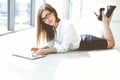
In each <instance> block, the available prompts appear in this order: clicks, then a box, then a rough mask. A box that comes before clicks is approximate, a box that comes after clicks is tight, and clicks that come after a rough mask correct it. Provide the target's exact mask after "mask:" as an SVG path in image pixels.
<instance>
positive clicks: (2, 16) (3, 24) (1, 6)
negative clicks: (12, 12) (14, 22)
mask: <svg viewBox="0 0 120 80" xmlns="http://www.w3.org/2000/svg"><path fill="white" fill-rule="evenodd" d="M7 15H8V14H7V0H0V34H1V33H5V32H6V31H7Z"/></svg>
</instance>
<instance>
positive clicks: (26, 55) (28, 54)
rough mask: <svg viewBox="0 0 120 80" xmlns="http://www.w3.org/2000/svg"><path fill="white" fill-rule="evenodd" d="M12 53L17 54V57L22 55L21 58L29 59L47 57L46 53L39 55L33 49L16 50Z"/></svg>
mask: <svg viewBox="0 0 120 80" xmlns="http://www.w3.org/2000/svg"><path fill="white" fill-rule="evenodd" d="M12 55H13V56H16V57H20V58H25V59H29V60H35V59H39V58H43V57H45V55H39V56H38V55H36V54H34V53H32V52H31V51H22V52H15V53H13V54H12Z"/></svg>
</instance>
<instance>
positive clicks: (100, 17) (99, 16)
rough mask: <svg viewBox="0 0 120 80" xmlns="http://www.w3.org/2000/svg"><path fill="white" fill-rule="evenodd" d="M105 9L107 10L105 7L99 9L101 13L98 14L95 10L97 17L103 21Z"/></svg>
mask: <svg viewBox="0 0 120 80" xmlns="http://www.w3.org/2000/svg"><path fill="white" fill-rule="evenodd" d="M104 10H105V8H100V9H99V14H97V13H96V12H94V13H95V15H96V16H97V19H98V20H100V21H102V11H104Z"/></svg>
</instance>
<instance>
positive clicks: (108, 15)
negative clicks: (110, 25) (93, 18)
mask: <svg viewBox="0 0 120 80" xmlns="http://www.w3.org/2000/svg"><path fill="white" fill-rule="evenodd" d="M115 8H116V6H113V5H109V6H107V12H106V16H107V18H109V17H110V16H111V14H112V13H113V11H114V10H115Z"/></svg>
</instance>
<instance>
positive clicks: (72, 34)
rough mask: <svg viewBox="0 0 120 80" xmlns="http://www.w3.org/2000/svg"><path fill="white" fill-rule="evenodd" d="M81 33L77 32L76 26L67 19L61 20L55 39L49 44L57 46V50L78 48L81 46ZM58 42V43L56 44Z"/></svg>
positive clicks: (63, 50) (64, 50) (65, 50)
mask: <svg viewBox="0 0 120 80" xmlns="http://www.w3.org/2000/svg"><path fill="white" fill-rule="evenodd" d="M80 41H81V38H80V35H78V34H77V32H76V30H75V28H74V26H73V25H72V24H71V23H69V22H68V21H66V20H63V21H60V22H59V24H58V27H57V29H56V34H55V38H54V40H52V41H50V42H48V46H49V47H50V48H51V47H55V48H56V49H57V52H67V51H69V50H76V49H78V48H79V46H80ZM55 42H56V43H57V45H56V44H55Z"/></svg>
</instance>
